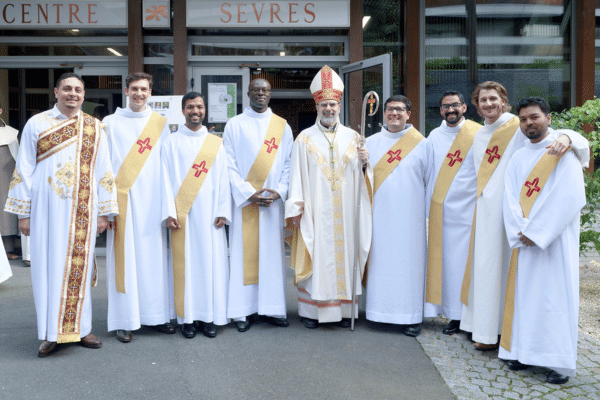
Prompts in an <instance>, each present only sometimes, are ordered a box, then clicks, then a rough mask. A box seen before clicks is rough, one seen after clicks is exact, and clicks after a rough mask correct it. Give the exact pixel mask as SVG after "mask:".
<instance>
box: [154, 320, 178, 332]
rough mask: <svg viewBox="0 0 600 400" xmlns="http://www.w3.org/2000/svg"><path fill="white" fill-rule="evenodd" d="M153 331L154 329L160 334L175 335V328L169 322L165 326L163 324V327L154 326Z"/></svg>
mask: <svg viewBox="0 0 600 400" xmlns="http://www.w3.org/2000/svg"><path fill="white" fill-rule="evenodd" d="M152 329H154V330H155V331H156V332H160V333H167V334H171V333H175V327H174V326H173V325H171V324H170V323H168V322H167V323H165V324H161V325H154V326H152Z"/></svg>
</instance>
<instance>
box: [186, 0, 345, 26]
mask: <svg viewBox="0 0 600 400" xmlns="http://www.w3.org/2000/svg"><path fill="white" fill-rule="evenodd" d="M187 26H188V27H189V28H224V27H229V28H266V27H269V28H278V27H281V28H319V27H322V28H323V27H324V28H347V27H349V26H350V0H313V1H251V0H246V1H227V0H225V1H205V0H187Z"/></svg>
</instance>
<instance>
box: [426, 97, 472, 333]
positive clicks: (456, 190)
mask: <svg viewBox="0 0 600 400" xmlns="http://www.w3.org/2000/svg"><path fill="white" fill-rule="evenodd" d="M466 111H467V105H466V104H465V100H464V97H463V95H462V93H460V92H457V91H453V90H450V91H447V92H445V93H444V94H443V95H442V98H441V99H440V114H441V115H442V118H444V121H442V124H441V125H440V126H439V127H438V128H436V129H434V130H433V131H431V133H430V134H429V137H428V138H427V142H428V144H429V147H430V148H431V151H432V159H431V163H432V173H431V175H430V176H429V181H428V182H427V205H428V206H429V213H428V215H429V231H428V236H429V247H428V252H427V295H426V299H425V300H426V304H425V311H424V312H425V317H437V316H438V315H439V314H442V315H443V316H445V317H447V318H449V319H450V323H449V324H448V325H447V326H446V327H445V328H444V330H443V331H442V332H443V333H444V334H446V335H452V334H454V333H457V332H458V331H459V326H460V317H461V313H462V303H461V302H460V290H461V285H462V280H463V275H464V272H465V265H466V263H467V254H468V251H469V238H470V236H471V225H472V221H473V210H474V208H475V196H476V192H477V174H476V172H475V164H474V162H473V152H472V151H471V145H472V144H473V138H474V137H475V133H476V132H477V131H478V130H479V129H480V128H481V125H479V124H478V123H476V122H473V121H468V120H466V119H465V118H464V117H463V114H464V113H465V112H466ZM442 238H443V239H442Z"/></svg>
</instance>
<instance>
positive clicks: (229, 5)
mask: <svg viewBox="0 0 600 400" xmlns="http://www.w3.org/2000/svg"><path fill="white" fill-rule="evenodd" d="M225 6H227V7H231V4H229V3H223V4H221V12H222V13H223V14H225V15H228V16H229V19H228V20H224V19H223V17H221V22H224V23H228V22H229V21H231V13H230V12H229V11H227V10H226V9H225Z"/></svg>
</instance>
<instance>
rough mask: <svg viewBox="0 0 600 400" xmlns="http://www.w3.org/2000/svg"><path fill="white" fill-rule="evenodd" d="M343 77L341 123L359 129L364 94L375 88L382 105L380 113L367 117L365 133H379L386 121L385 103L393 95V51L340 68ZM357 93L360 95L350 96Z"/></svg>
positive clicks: (358, 130) (368, 134)
mask: <svg viewBox="0 0 600 400" xmlns="http://www.w3.org/2000/svg"><path fill="white" fill-rule="evenodd" d="M340 77H341V78H342V81H343V82H344V86H345V89H344V92H345V95H344V97H343V100H342V101H343V104H342V112H341V116H340V120H341V121H342V124H344V125H346V126H348V127H350V128H352V129H354V130H356V131H357V132H360V123H361V112H362V102H363V97H364V96H365V95H366V94H367V93H368V92H369V91H371V90H374V91H375V92H377V94H378V95H379V100H380V102H381V104H380V106H379V110H378V111H377V113H376V114H375V115H374V116H373V117H367V119H366V120H365V121H366V128H365V136H370V135H372V134H374V133H377V132H379V130H380V128H381V126H382V124H383V102H384V101H386V100H387V99H388V98H389V97H390V96H391V95H392V53H387V54H383V55H381V56H377V57H373V58H369V59H367V60H363V61H359V62H356V63H352V64H348V65H345V66H343V67H341V68H340ZM356 93H360V94H361V95H360V96H356V97H353V96H351V94H356ZM367 111H368V110H367Z"/></svg>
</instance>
